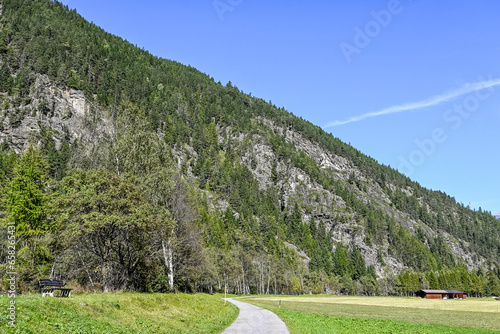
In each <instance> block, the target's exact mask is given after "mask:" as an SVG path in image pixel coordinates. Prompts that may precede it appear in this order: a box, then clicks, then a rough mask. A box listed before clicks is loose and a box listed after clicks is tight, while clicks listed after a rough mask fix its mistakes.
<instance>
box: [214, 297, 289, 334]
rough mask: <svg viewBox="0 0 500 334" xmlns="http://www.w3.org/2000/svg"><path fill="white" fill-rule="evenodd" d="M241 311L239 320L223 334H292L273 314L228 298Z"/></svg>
mask: <svg viewBox="0 0 500 334" xmlns="http://www.w3.org/2000/svg"><path fill="white" fill-rule="evenodd" d="M227 301H228V302H231V303H233V304H234V305H236V306H238V308H239V309H240V314H239V315H238V318H237V319H236V320H235V321H234V322H233V324H232V325H231V326H229V327H228V328H227V329H226V330H225V331H224V332H222V333H223V334H267V333H269V334H275V333H276V334H281V333H283V334H290V332H289V331H288V328H286V325H285V323H284V322H283V321H282V320H281V319H280V318H279V317H278V316H277V315H276V314H274V313H273V312H271V311H268V310H265V309H263V308H260V307H257V306H254V305H250V304H247V303H243V302H240V301H237V300H233V299H232V298H227Z"/></svg>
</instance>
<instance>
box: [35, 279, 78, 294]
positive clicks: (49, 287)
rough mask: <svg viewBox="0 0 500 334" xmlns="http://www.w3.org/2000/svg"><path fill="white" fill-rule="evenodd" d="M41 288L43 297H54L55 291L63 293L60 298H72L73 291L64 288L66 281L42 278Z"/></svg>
mask: <svg viewBox="0 0 500 334" xmlns="http://www.w3.org/2000/svg"><path fill="white" fill-rule="evenodd" d="M39 284H40V288H41V289H42V297H45V296H46V295H49V296H51V297H54V291H55V290H59V291H61V295H60V297H68V298H69V297H70V295H71V290H73V289H70V288H64V285H65V284H64V281H63V280H59V279H51V278H40V281H39Z"/></svg>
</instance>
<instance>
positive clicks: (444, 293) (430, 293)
mask: <svg viewBox="0 0 500 334" xmlns="http://www.w3.org/2000/svg"><path fill="white" fill-rule="evenodd" d="M415 294H416V295H417V296H418V297H420V298H426V299H467V294H466V293H465V292H462V291H457V290H418V291H417V292H416V293H415Z"/></svg>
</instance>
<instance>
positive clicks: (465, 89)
mask: <svg viewBox="0 0 500 334" xmlns="http://www.w3.org/2000/svg"><path fill="white" fill-rule="evenodd" d="M498 85H500V79H490V80H484V81H481V82H475V83H467V84H465V85H463V86H461V87H459V88H457V89H455V90H452V91H449V92H447V93H443V94H441V95H435V96H433V97H431V98H428V99H425V100H422V101H418V102H411V103H405V104H398V105H395V106H392V107H388V108H385V109H382V110H379V111H373V112H369V113H366V114H362V115H358V116H354V117H351V118H349V119H347V120H344V121H334V122H329V123H327V124H326V125H325V126H323V128H329V127H332V126H339V125H344V124H349V123H353V122H359V121H362V120H364V119H366V118H370V117H377V116H382V115H389V114H396V113H400V112H404V111H412V110H418V109H422V108H427V107H433V106H436V105H438V104H441V103H444V102H447V101H450V100H452V99H454V98H456V97H459V96H462V95H465V94H469V93H472V92H476V91H479V90H483V89H486V88H491V87H494V86H498Z"/></svg>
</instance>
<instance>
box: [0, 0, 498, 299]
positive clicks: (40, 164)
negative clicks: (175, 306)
mask: <svg viewBox="0 0 500 334" xmlns="http://www.w3.org/2000/svg"><path fill="white" fill-rule="evenodd" d="M1 3H2V9H1V10H0V11H1V17H0V28H1V32H0V106H1V114H0V133H1V134H2V135H3V136H2V138H4V141H3V143H2V144H1V145H0V186H1V188H2V191H1V193H2V194H3V196H2V200H1V207H0V214H1V216H2V222H3V223H2V225H1V227H0V235H1V238H0V240H1V243H2V246H1V248H0V263H1V267H0V273H1V276H2V277H3V281H2V283H3V289H5V287H6V275H4V273H6V272H8V271H10V270H9V266H10V265H15V270H16V272H17V273H18V282H17V283H18V285H19V291H29V290H34V289H36V285H37V279H39V278H42V277H49V276H50V277H57V278H62V279H65V280H68V281H69V282H70V284H72V285H73V286H75V287H80V288H82V289H88V290H100V291H106V292H107V291H117V290H136V291H160V292H168V291H192V292H194V291H205V292H216V291H222V289H224V288H225V287H226V288H227V289H228V291H229V292H234V293H239V294H242V293H285V294H298V293H310V292H312V293H324V292H326V293H346V294H366V295H379V294H383V295H387V294H397V295H403V294H412V293H413V292H414V291H416V290H418V289H420V288H442V289H450V288H453V289H457V290H463V291H467V292H469V293H471V294H473V295H478V296H479V295H491V294H496V295H500V268H499V266H498V263H499V262H500V223H499V221H497V220H495V218H494V217H493V216H492V215H491V213H489V212H483V211H482V210H479V211H477V212H476V211H472V210H470V209H469V208H467V207H464V206H463V205H462V204H459V203H457V202H456V201H455V199H454V198H453V197H450V196H449V195H447V194H444V193H442V192H439V191H437V192H436V191H430V190H428V189H425V188H423V187H421V186H420V185H419V184H417V183H415V182H413V181H411V180H410V179H409V178H407V177H405V176H404V175H402V174H400V173H399V172H398V171H396V170H394V169H392V168H391V167H389V166H383V165H380V164H378V163H377V161H375V160H374V159H372V158H370V157H368V156H366V155H364V154H362V153H361V152H359V151H358V150H356V149H355V148H353V147H351V146H349V145H347V144H345V143H343V142H342V141H341V140H339V139H337V138H335V137H333V136H332V135H331V134H328V133H326V132H324V131H323V130H322V129H321V128H319V127H317V126H315V125H313V124H311V123H310V122H307V121H306V120H303V119H301V118H298V117H296V116H294V115H293V114H291V113H289V112H288V111H286V110H285V109H284V108H278V107H276V106H275V105H273V104H272V103H271V102H266V101H264V100H262V99H259V98H257V97H253V96H252V95H251V94H245V93H244V92H241V91H240V90H239V89H238V88H237V87H235V86H234V85H233V84H232V83H231V82H229V83H227V84H226V85H222V84H221V83H218V82H215V81H214V80H213V78H211V77H210V76H208V75H206V74H203V73H201V72H199V71H198V70H196V69H194V68H192V67H189V66H185V65H182V64H180V63H177V62H174V61H171V60H167V59H162V58H158V57H155V56H153V55H151V54H150V53H148V52H147V51H145V50H141V49H139V48H138V47H136V46H134V45H132V44H130V43H128V42H127V41H124V40H123V39H121V38H119V37H117V36H113V35H111V34H108V33H106V32H105V31H103V30H102V29H100V28H99V27H97V26H95V25H94V24H92V23H89V22H87V21H86V20H84V19H83V18H82V17H81V16H80V15H78V14H77V13H76V11H74V10H69V9H68V8H67V7H66V6H63V5H62V4H61V3H59V2H57V1H50V0H3V1H1ZM40 78H47V80H48V81H50V82H51V83H52V85H53V87H51V89H52V90H53V91H57V90H71V91H81V92H83V94H84V96H85V99H86V101H87V102H86V103H87V104H88V105H91V106H92V107H91V108H90V112H89V113H88V114H86V115H85V129H83V128H82V129H80V131H82V132H83V131H84V130H85V131H87V132H90V133H91V132H92V131H90V130H88V129H91V130H92V129H93V131H95V129H96V128H97V127H98V126H102V127H103V128H105V129H107V131H106V132H105V133H101V134H99V135H95V136H94V137H93V138H94V140H93V141H92V142H91V143H89V142H88V141H87V142H85V141H78V140H77V139H75V136H73V135H72V132H74V131H73V130H72V131H70V130H68V129H65V130H64V131H62V132H61V131H57V130H55V127H54V128H51V126H50V125H51V124H52V125H53V124H54V123H55V122H56V120H61V119H62V120H65V119H69V120H71V119H73V118H74V117H76V116H75V115H74V112H73V113H72V111H71V110H69V109H68V110H60V108H59V107H58V105H59V104H58V103H59V102H58V101H59V100H60V99H61V98H60V97H57V96H55V95H54V96H47V95H46V94H40V93H39V86H40V84H39V83H40V80H42V79H40ZM44 80H45V79H44ZM61 115H62V116H61ZM27 121H32V122H33V123H34V124H37V131H33V128H30V129H29V131H28V130H27V131H26V134H25V135H26V140H25V145H23V147H22V148H19V147H17V146H16V145H15V143H14V141H13V139H12V136H11V137H9V135H8V134H9V133H12V131H14V130H15V129H18V130H19V129H24V126H25V124H26V123H25V122H27ZM103 124H104V125H103ZM75 131H78V129H76V130H75ZM299 142H300V143H301V144H304V145H306V146H307V145H309V146H311V145H313V146H314V148H315V149H317V150H320V151H321V152H326V153H325V154H328V155H331V156H334V157H341V158H342V159H343V160H342V161H347V162H346V165H347V166H348V167H345V168H344V169H336V168H330V167H329V168H324V167H322V166H321V165H320V164H319V163H318V161H317V159H316V158H315V157H314V156H313V155H312V154H311V153H310V152H306V150H304V149H303V148H301V147H300V146H299V145H298V144H297V143H299ZM310 143H312V144H310ZM259 145H260V146H259ZM304 145H303V146H304ZM258 146H259V147H264V149H265V150H268V151H266V152H267V153H266V154H267V155H266V156H265V157H264V155H263V154H262V152H261V151H258V150H257V149H256V147H258ZM266 157H267V158H266ZM297 171H300V173H302V174H300V175H305V179H306V180H308V181H307V182H308V185H313V186H314V187H316V188H317V189H321V190H322V192H319V191H318V192H316V193H307V195H303V194H302V193H300V190H296V191H294V192H290V191H289V189H290V188H289V184H291V183H292V182H295V180H296V179H298V178H299V176H298V175H296V173H297ZM294 173H295V174H294ZM262 175H264V176H266V177H264V181H262V180H259V177H260V176H262ZM267 176H268V177H267ZM301 177H302V176H301ZM304 182H305V181H304ZM322 193H326V194H331V195H328V196H330V197H328V201H326V200H324V199H322V198H323V197H325V196H326V195H325V196H323V195H322ZM374 194H375V195H374ZM322 196H323V197H322ZM325 198H326V197H325ZM323 202H325V204H324V205H323V206H324V207H325V208H323V209H318V208H319V204H318V203H323ZM9 226H15V228H16V232H15V254H13V253H12V250H11V248H8V245H9V242H10V241H11V240H13V239H12V238H11V235H12V233H11V232H10V231H11V230H10V229H9ZM346 226H348V231H347V232H346V233H345V235H344V236H345V237H346V238H345V239H346V240H345V241H344V240H343V239H342V240H339V239H338V238H337V237H336V236H335V231H336V230H335V229H336V228H337V229H338V228H340V227H342V228H343V227H346ZM347 236H352V238H350V239H349V238H347ZM356 237H359V239H360V240H361V241H359V242H358V241H356V242H355V239H356ZM349 240H350V241H349ZM455 244H457V245H458V244H459V245H460V247H463V248H464V249H467V251H468V252H469V253H468V254H472V255H471V256H472V257H473V258H472V260H471V261H469V262H467V261H465V260H464V256H461V254H459V253H458V252H457V251H456V250H455V249H456V248H457V247H458V246H457V245H455ZM369 250H375V251H376V255H375V260H373V259H369V254H368V253H369ZM9 252H10V253H9ZM13 255H15V260H14V257H13ZM388 259H394V261H397V262H398V263H400V264H401V266H400V270H395V268H396V267H395V266H391V265H389V263H386V261H387V260H388ZM374 261H375V262H374ZM14 262H15V264H14ZM471 263H473V264H474V265H472V266H471Z"/></svg>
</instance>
